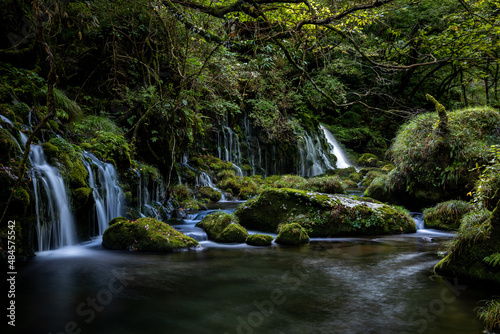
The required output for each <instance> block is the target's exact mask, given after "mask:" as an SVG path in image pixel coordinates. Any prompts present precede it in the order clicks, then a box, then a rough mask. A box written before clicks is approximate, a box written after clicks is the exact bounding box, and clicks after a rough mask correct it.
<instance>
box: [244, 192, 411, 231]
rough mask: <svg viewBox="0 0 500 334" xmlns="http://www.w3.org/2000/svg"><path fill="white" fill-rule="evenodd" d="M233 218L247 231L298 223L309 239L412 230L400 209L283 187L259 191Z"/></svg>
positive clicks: (408, 220) (340, 196) (271, 228)
mask: <svg viewBox="0 0 500 334" xmlns="http://www.w3.org/2000/svg"><path fill="white" fill-rule="evenodd" d="M236 215H237V217H238V218H239V222H240V224H241V225H242V226H244V227H245V228H247V229H252V230H259V231H265V232H276V231H277V229H278V226H279V225H280V224H288V223H298V224H299V225H300V226H302V227H303V228H305V229H306V230H307V232H308V234H309V235H310V236H312V237H328V236H339V235H359V234H388V233H401V232H415V231H416V226H415V222H414V221H413V219H412V218H411V217H410V215H409V213H408V212H407V211H405V210H402V209H400V208H397V207H392V206H388V205H385V204H379V203H370V202H365V201H361V200H355V199H352V198H350V197H348V196H344V195H332V194H323V193H315V192H307V191H301V190H295V189H287V188H283V189H268V190H265V191H263V192H262V193H261V194H260V195H259V196H258V197H256V198H255V199H251V200H249V201H247V202H246V203H243V204H242V205H240V206H239V207H238V209H237V210H236Z"/></svg>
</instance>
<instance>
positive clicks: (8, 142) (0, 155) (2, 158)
mask: <svg viewBox="0 0 500 334" xmlns="http://www.w3.org/2000/svg"><path fill="white" fill-rule="evenodd" d="M20 155H22V152H21V150H20V149H19V146H18V145H17V143H16V141H15V140H14V138H13V137H12V136H11V135H10V133H9V132H8V131H7V130H5V129H0V162H2V163H4V164H7V165H9V164H11V159H15V158H16V157H17V156H20Z"/></svg>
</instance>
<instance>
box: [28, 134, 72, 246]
mask: <svg viewBox="0 0 500 334" xmlns="http://www.w3.org/2000/svg"><path fill="white" fill-rule="evenodd" d="M23 140H24V139H23ZM30 161H31V165H32V166H33V168H32V170H31V174H32V178H33V188H34V193H35V202H36V216H37V241H38V250H39V251H45V250H49V249H55V248H60V247H64V246H69V245H73V244H74V243H75V242H76V232H75V221H74V217H73V214H72V213H71V211H70V206H69V201H68V195H67V193H66V187H65V185H64V181H63V178H62V176H61V174H60V173H59V171H58V170H57V169H56V168H54V167H52V166H51V165H49V164H48V162H47V160H46V159H45V154H44V152H43V149H42V147H41V146H39V145H32V146H31V152H30Z"/></svg>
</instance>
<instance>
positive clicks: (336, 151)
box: [320, 125, 353, 168]
mask: <svg viewBox="0 0 500 334" xmlns="http://www.w3.org/2000/svg"><path fill="white" fill-rule="evenodd" d="M320 128H321V130H323V133H324V134H325V138H326V140H327V141H328V144H330V147H331V153H332V154H333V155H335V156H336V157H337V168H348V167H351V166H353V165H352V164H351V163H350V162H349V159H348V158H347V156H346V155H345V153H344V151H343V150H342V148H341V147H340V145H339V143H338V142H337V140H336V139H335V137H334V136H333V134H332V133H331V132H330V131H329V130H328V129H327V128H325V127H324V126H323V125H320Z"/></svg>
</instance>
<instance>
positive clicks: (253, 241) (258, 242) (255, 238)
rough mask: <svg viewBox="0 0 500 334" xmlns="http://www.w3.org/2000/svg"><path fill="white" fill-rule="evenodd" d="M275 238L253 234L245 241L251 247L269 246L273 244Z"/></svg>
mask: <svg viewBox="0 0 500 334" xmlns="http://www.w3.org/2000/svg"><path fill="white" fill-rule="evenodd" d="M273 240H274V237H273V236H272V235H269V234H258V233H257V234H252V235H249V236H248V238H247V240H246V241H245V242H246V243H247V244H248V245H250V246H269V245H271V244H272V242H273Z"/></svg>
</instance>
